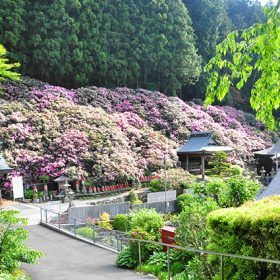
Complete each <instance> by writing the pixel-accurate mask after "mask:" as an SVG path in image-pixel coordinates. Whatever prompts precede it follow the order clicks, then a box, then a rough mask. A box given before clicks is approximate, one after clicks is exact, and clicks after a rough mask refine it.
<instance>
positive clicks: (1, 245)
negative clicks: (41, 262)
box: [0, 210, 42, 273]
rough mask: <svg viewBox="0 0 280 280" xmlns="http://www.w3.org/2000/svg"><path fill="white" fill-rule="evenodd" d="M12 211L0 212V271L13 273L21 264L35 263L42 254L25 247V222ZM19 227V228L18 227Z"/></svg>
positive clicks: (26, 232)
mask: <svg viewBox="0 0 280 280" xmlns="http://www.w3.org/2000/svg"><path fill="white" fill-rule="evenodd" d="M18 214H19V212H18V211H13V210H2V211H0V271H1V272H7V273H13V272H14V271H15V270H16V269H18V268H19V267H20V264H21V263H36V262H37V261H38V259H39V258H40V257H41V256H42V253H40V252H38V251H34V250H32V249H30V248H29V247H27V246H26V245H25V244H24V242H25V240H26V239H27V237H28V231H27V230H26V229H24V228H23V227H22V225H23V226H25V225H26V224H27V220H26V219H24V218H20V217H18ZM18 225H20V226H18Z"/></svg>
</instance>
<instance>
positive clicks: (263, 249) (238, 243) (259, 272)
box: [207, 196, 280, 280]
mask: <svg viewBox="0 0 280 280" xmlns="http://www.w3.org/2000/svg"><path fill="white" fill-rule="evenodd" d="M279 215H280V196H274V197H273V196H272V197H268V198H265V199H262V200H260V201H256V202H250V203H247V204H244V205H242V206H241V207H238V208H228V209H219V210H216V211H214V212H212V213H210V214H209V215H208V216H207V227H208V229H209V238H210V243H209V245H208V249H209V250H213V251H219V252H227V253H233V254H241V255H247V256H255V257H263V258H268V259H274V260H279V259H280V247H279V246H280V242H279V241H280V240H279V236H280V232H279V229H280V224H279V221H280V216H279ZM210 260H211V262H212V264H213V265H215V264H216V265H218V259H216V258H215V257H211V258H210ZM224 265H225V267H226V268H227V269H225V279H235V280H237V279H244V275H246V279H264V280H265V279H267V280H268V279H278V277H279V274H280V267H279V265H278V266H277V265H271V264H266V263H256V262H252V261H244V260H238V259H226V260H225V264H224ZM215 279H220V278H219V277H218V275H217V278H215Z"/></svg>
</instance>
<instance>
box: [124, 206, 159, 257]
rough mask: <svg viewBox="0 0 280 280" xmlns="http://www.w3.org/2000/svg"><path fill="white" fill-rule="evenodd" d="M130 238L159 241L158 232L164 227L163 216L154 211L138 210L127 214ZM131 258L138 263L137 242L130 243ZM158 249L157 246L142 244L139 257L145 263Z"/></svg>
mask: <svg viewBox="0 0 280 280" xmlns="http://www.w3.org/2000/svg"><path fill="white" fill-rule="evenodd" d="M129 216H130V228H131V231H130V233H131V236H132V237H133V238H137V239H144V240H152V241H159V240H160V238H161V234H160V230H161V228H162V227H163V225H164V219H163V215H162V214H159V213H157V212H156V211H155V210H154V209H145V208H144V209H139V210H136V211H133V212H131V213H130V214H129ZM130 248H131V253H132V256H133V257H134V259H135V260H136V261H138V255H139V253H138V242H133V241H132V242H130ZM159 249H160V247H159V246H157V245H153V244H148V243H143V244H141V257H142V260H143V261H146V260H147V259H148V258H149V256H150V255H151V254H152V253H153V252H155V251H158V250H159Z"/></svg>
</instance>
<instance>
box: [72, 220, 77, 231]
mask: <svg viewBox="0 0 280 280" xmlns="http://www.w3.org/2000/svg"><path fill="white" fill-rule="evenodd" d="M73 219H74V234H75V235H77V232H76V218H73Z"/></svg>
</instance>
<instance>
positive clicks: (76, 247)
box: [5, 202, 155, 280]
mask: <svg viewBox="0 0 280 280" xmlns="http://www.w3.org/2000/svg"><path fill="white" fill-rule="evenodd" d="M67 206H68V205H66V204H65V205H63V204H62V205H61V206H59V207H60V208H61V210H62V211H64V210H65V207H66V209H67ZM50 207H51V206H50ZM5 208H7V209H15V210H19V211H20V212H21V215H22V216H23V217H25V218H28V226H27V230H28V231H29V238H28V240H27V242H26V243H27V245H29V246H30V247H32V248H33V249H37V250H39V251H41V252H43V253H45V256H44V257H42V258H41V259H40V263H39V264H36V265H29V264H24V265H23V268H24V270H25V271H26V272H27V273H29V274H30V276H31V278H32V280H87V279H89V280H90V279H93V280H105V279H106V280H107V279H112V280H118V279H119V280H136V279H142V280H145V279H155V278H153V277H149V276H141V275H137V274H136V273H135V272H134V271H133V270H126V269H119V268H116V267H115V260H116V257H117V254H116V253H112V252H110V251H108V250H105V249H102V248H99V247H96V246H93V245H89V244H87V243H84V242H82V241H79V240H76V239H73V238H71V237H67V236H65V235H64V234H62V233H58V232H56V231H53V230H51V229H48V228H45V227H43V226H41V225H38V223H39V222H40V208H39V207H37V206H35V205H30V204H23V203H18V202H15V203H11V204H10V205H7V207H5Z"/></svg>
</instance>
